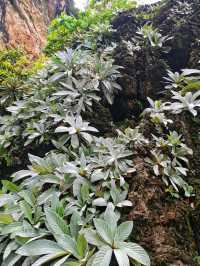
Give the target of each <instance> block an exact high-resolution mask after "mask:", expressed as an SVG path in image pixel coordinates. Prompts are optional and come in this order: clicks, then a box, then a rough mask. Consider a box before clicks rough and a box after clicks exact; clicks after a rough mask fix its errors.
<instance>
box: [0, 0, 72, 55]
mask: <svg viewBox="0 0 200 266" xmlns="http://www.w3.org/2000/svg"><path fill="white" fill-rule="evenodd" d="M69 2H70V1H67V0H0V49H1V48H4V47H18V46H20V47H21V48H23V49H24V50H25V51H26V52H27V53H29V54H32V55H33V56H38V55H39V53H40V51H41V48H42V47H43V46H44V44H45V40H46V32H47V27H48V24H49V22H50V20H51V19H52V18H53V17H55V16H56V15H57V14H58V13H60V12H61V11H62V10H63V9H64V8H65V9H66V7H67V5H68V4H69Z"/></svg>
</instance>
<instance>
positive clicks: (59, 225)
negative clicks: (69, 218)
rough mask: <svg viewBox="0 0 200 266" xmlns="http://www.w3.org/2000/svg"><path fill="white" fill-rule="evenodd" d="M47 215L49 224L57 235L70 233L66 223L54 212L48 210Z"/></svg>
mask: <svg viewBox="0 0 200 266" xmlns="http://www.w3.org/2000/svg"><path fill="white" fill-rule="evenodd" d="M45 215H46V219H47V223H48V225H49V227H50V229H51V230H52V233H53V234H55V235H63V234H68V233H69V227H68V225H67V224H66V222H65V221H64V220H63V219H62V218H61V217H60V216H59V215H58V214H57V213H56V212H55V211H53V210H51V209H46V210H45Z"/></svg>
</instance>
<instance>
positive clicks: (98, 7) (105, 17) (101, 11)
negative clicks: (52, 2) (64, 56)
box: [45, 0, 136, 54]
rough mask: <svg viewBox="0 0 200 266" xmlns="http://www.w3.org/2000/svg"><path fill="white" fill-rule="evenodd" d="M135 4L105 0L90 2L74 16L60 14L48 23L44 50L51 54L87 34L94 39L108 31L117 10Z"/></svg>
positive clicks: (118, 0)
mask: <svg viewBox="0 0 200 266" xmlns="http://www.w3.org/2000/svg"><path fill="white" fill-rule="evenodd" d="M135 6H136V2H135V1H132V0H129V1H127V0H112V1H107V0H105V1H99V2H96V3H93V4H92V3H91V5H90V6H89V7H88V8H87V10H86V11H84V12H80V13H79V14H78V15H77V16H76V17H75V16H68V15H66V14H64V13H63V14H61V15H60V16H59V17H58V18H56V19H54V20H53V21H52V23H51V25H50V28H49V33H48V37H47V40H48V43H47V45H46V48H45V52H46V53H47V54H52V52H56V51H58V50H61V49H64V48H65V47H66V45H70V44H71V43H72V42H73V41H77V40H79V41H81V40H84V39H86V37H88V34H89V37H90V38H92V39H94V40H95V39H96V38H98V35H99V34H100V33H105V34H107V33H109V31H110V30H111V29H110V21H111V19H112V18H113V17H114V16H115V15H116V14H117V12H119V11H121V10H127V9H131V8H134V7H135Z"/></svg>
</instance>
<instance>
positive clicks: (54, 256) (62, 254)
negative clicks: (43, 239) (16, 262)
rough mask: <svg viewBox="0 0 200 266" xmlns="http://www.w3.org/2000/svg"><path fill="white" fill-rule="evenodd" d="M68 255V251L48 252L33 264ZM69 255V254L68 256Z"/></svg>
mask: <svg viewBox="0 0 200 266" xmlns="http://www.w3.org/2000/svg"><path fill="white" fill-rule="evenodd" d="M64 255H66V252H59V253H56V254H48V255H45V256H43V257H40V258H39V259H38V260H36V261H35V262H34V263H33V264H32V266H41V265H43V264H45V263H47V262H49V261H52V260H55V259H57V258H59V257H62V256H64ZM67 257H68V256H67Z"/></svg>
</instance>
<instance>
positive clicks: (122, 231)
mask: <svg viewBox="0 0 200 266" xmlns="http://www.w3.org/2000/svg"><path fill="white" fill-rule="evenodd" d="M132 230H133V222H124V223H122V224H120V225H119V226H118V227H117V231H116V238H117V240H119V241H124V240H126V239H127V238H128V237H129V235H130V234H131V232H132Z"/></svg>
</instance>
